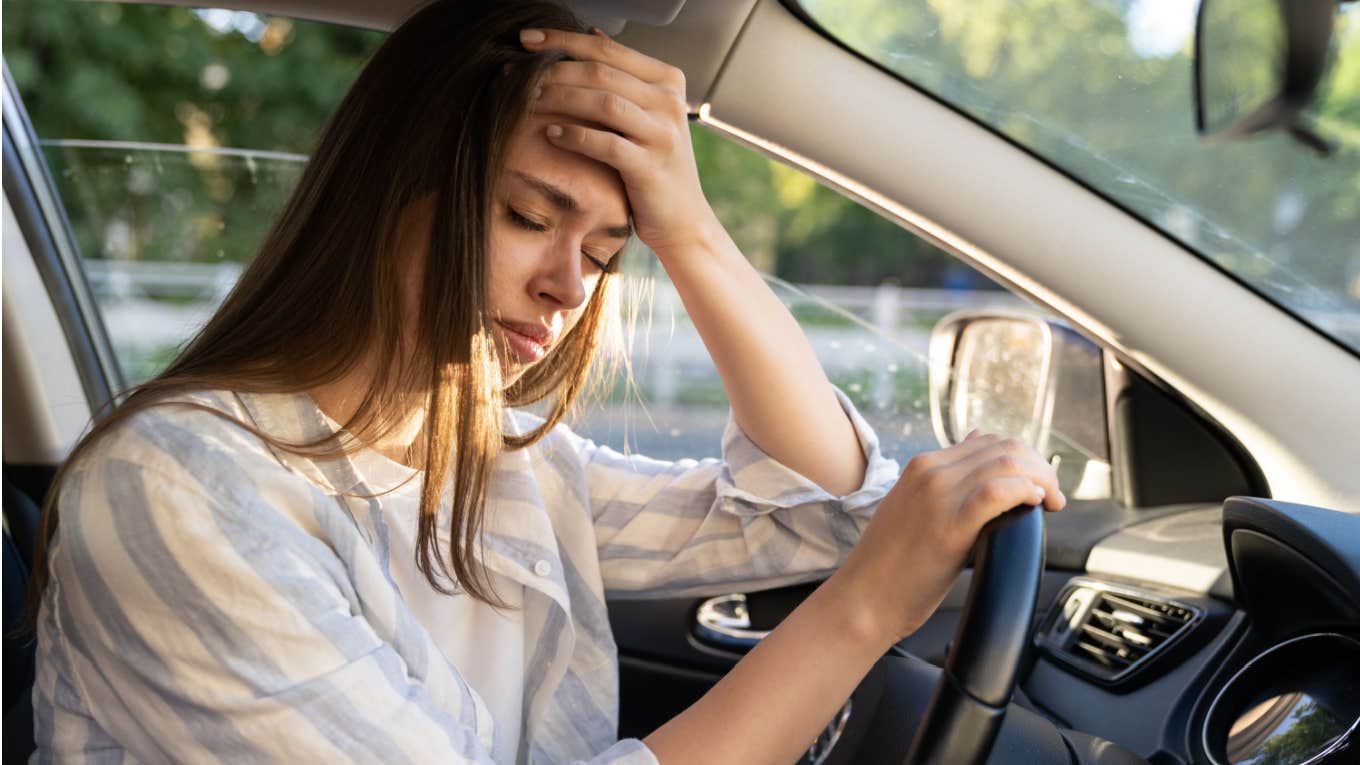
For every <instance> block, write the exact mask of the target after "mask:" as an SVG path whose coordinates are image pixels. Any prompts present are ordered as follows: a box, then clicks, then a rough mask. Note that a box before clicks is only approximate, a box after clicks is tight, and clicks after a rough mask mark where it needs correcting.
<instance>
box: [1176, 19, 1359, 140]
mask: <svg viewBox="0 0 1360 765" xmlns="http://www.w3.org/2000/svg"><path fill="white" fill-rule="evenodd" d="M1336 9H1337V1H1336V0H1203V2H1201V3H1200V6H1199V15H1198V17H1197V19H1196V23H1195V55H1194V67H1195V73H1194V74H1195V77H1194V81H1195V118H1196V128H1197V129H1198V130H1199V133H1200V135H1201V136H1204V137H1205V138H1208V139H1210V140H1219V141H1226V140H1235V139H1239V138H1244V137H1246V136H1249V135H1253V134H1256V133H1260V132H1263V131H1267V130H1276V129H1283V130H1287V131H1289V133H1290V135H1292V136H1293V137H1294V138H1295V139H1297V140H1299V141H1301V142H1303V143H1304V144H1306V145H1308V146H1310V147H1311V148H1313V149H1316V150H1318V151H1320V152H1323V153H1329V152H1330V151H1331V150H1332V147H1331V145H1330V144H1329V143H1328V142H1327V141H1326V140H1325V139H1323V138H1322V137H1320V136H1318V135H1317V134H1316V133H1314V132H1313V131H1312V130H1311V129H1309V128H1308V127H1307V126H1306V125H1304V124H1303V122H1302V121H1301V120H1300V113H1301V112H1302V111H1303V109H1304V107H1305V106H1307V105H1308V103H1309V102H1310V101H1311V100H1312V99H1313V95H1314V93H1315V92H1316V90H1317V87H1318V83H1319V82H1320V81H1321V80H1322V75H1323V72H1324V71H1325V69H1326V64H1327V55H1328V47H1329V44H1330V42H1331V36H1332V24H1333V18H1334V16H1335V14H1336Z"/></svg>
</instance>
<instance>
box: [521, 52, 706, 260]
mask: <svg viewBox="0 0 1360 765" xmlns="http://www.w3.org/2000/svg"><path fill="white" fill-rule="evenodd" d="M520 40H521V43H522V44H523V45H524V47H525V48H526V49H528V50H532V51H540V50H561V51H563V52H565V53H566V54H567V55H569V56H571V57H572V58H573V59H576V60H574V61H562V62H558V63H557V64H554V65H553V67H552V68H551V69H550V70H549V72H548V74H547V75H546V76H545V77H544V79H543V82H542V83H541V86H540V89H539V91H538V94H537V97H536V98H535V99H534V104H533V106H532V109H533V111H534V112H536V113H539V114H549V115H561V116H563V117H565V118H567V119H565V120H563V121H562V122H560V123H557V122H555V123H552V124H550V125H549V126H548V127H547V128H546V132H545V135H546V136H547V138H548V140H549V141H550V142H551V143H552V144H553V145H554V146H557V147H559V148H561V149H565V150H568V151H573V152H576V153H578V154H582V155H584V156H587V157H590V158H591V159H594V160H597V161H599V162H603V163H605V164H607V165H609V166H610V167H613V168H614V169H615V170H617V171H618V172H619V175H620V176H621V177H622V179H623V184H624V189H625V192H626V193H627V195H628V203H629V207H630V208H631V210H632V216H633V228H634V230H635V231H636V232H637V235H638V238H639V239H641V240H642V242H643V243H644V244H646V245H647V246H648V247H650V248H651V249H652V251H653V252H655V253H656V254H657V256H658V257H660V258H661V259H662V261H663V262H664V261H665V259H666V257H667V256H668V254H669V253H672V252H684V251H686V250H687V248H689V247H690V245H691V244H692V243H693V240H695V239H697V237H698V236H699V233H700V232H701V231H702V230H703V227H704V226H706V225H718V224H717V219H716V217H715V216H714V214H713V209H712V207H710V206H709V204H708V200H707V199H705V197H704V193H703V188H702V187H701V186H700V184H699V171H698V167H697V165H696V164H695V161H694V147H693V145H692V143H691V141H690V135H689V113H688V107H687V106H686V103H685V75H684V73H683V72H681V71H680V70H679V69H677V68H675V67H673V66H671V65H669V64H666V63H664V62H661V61H658V60H656V59H654V58H650V57H648V56H645V55H643V54H641V53H638V52H637V51H635V50H633V49H632V48H629V47H627V46H625V45H622V44H620V43H617V42H615V41H614V40H612V39H610V38H609V37H607V36H606V35H605V34H604V33H602V32H599V31H596V32H595V33H594V34H588V35H585V34H577V33H574V32H567V31H563V30H560V29H532V30H530V29H526V30H524V31H523V32H521V34H520ZM582 123H585V124H582Z"/></svg>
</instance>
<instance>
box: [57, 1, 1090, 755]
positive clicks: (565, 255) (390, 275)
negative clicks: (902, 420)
mask: <svg viewBox="0 0 1360 765" xmlns="http://www.w3.org/2000/svg"><path fill="white" fill-rule="evenodd" d="M683 94H684V83H683V79H682V77H681V75H680V73H679V72H678V71H677V70H675V69H673V68H671V67H669V66H666V65H664V64H662V63H660V62H657V61H654V60H652V59H649V58H646V57H645V56H642V55H641V54H638V53H637V52H635V51H632V50H629V49H627V48H624V47H622V46H620V45H618V44H616V43H613V42H612V41H611V40H609V39H608V38H607V37H605V36H603V35H601V34H598V33H587V32H586V31H585V30H584V29H582V28H581V26H580V24H579V23H578V22H576V21H575V20H574V19H573V18H571V17H570V15H569V14H567V13H566V12H564V11H563V10H561V9H559V8H557V7H555V6H552V5H547V4H544V3H541V2H513V3H511V2H499V3H498V2H491V0H482V1H480V2H474V1H473V0H461V1H459V0H449V1H445V2H439V3H436V4H435V5H433V6H430V7H428V8H426V9H424V10H422V11H421V12H419V13H418V14H416V15H415V16H414V17H412V18H411V19H410V20H409V21H408V22H407V23H406V24H404V25H403V26H402V27H401V28H400V29H398V30H397V31H396V32H395V33H394V34H393V35H392V36H391V37H390V39H389V40H388V41H387V42H386V43H385V44H384V46H383V47H382V49H381V50H380V51H379V52H378V53H377V54H376V55H375V56H374V58H373V60H372V61H371V62H370V63H369V65H368V66H367V67H366V69H365V71H364V73H363V74H362V75H361V76H360V77H359V79H358V81H357V82H356V83H355V85H354V87H353V89H352V90H351V92H350V93H349V94H348V95H347V97H346V98H345V100H344V102H343V103H342V104H341V106H340V107H339V109H338V111H337V112H336V114H335V116H334V117H333V118H332V120H331V122H330V123H329V124H328V126H327V128H326V130H325V132H324V134H323V136H322V137H321V139H320V142H319V145H318V147H317V149H316V151H315V153H314V154H313V155H312V158H311V161H310V162H309V164H308V166H307V169H306V171H305V172H304V174H303V177H302V179H301V180H300V182H299V184H298V187H297V189H296V191H295V193H294V194H293V196H292V198H291V199H290V201H289V203H288V205H287V207H286V209H285V210H284V212H283V214H282V216H281V217H280V219H279V221H278V223H277V224H276V225H275V227H274V228H273V230H272V231H271V232H270V233H269V235H268V237H267V239H266V241H265V243H264V244H263V246H262V248H261V251H260V253H259V255H258V256H257V258H256V259H255V260H254V261H253V262H252V264H251V265H250V267H249V269H248V270H247V272H246V274H245V275H244V276H243V278H242V280H241V282H240V284H239V285H238V287H237V288H236V290H235V291H234V292H233V293H232V294H231V296H230V297H229V298H228V299H227V301H226V302H225V303H224V305H223V306H222V308H221V309H220V310H219V312H218V313H217V314H216V315H215V316H214V318H213V319H212V320H211V321H210V322H209V323H208V325H207V326H206V327H205V328H204V329H203V331H202V332H201V333H200V334H199V335H198V336H197V337H196V338H195V339H194V341H193V342H192V343H191V344H190V345H189V347H188V348H187V349H186V350H185V351H184V352H183V354H182V355H181V356H180V357H179V358H178V359H177V360H176V361H175V362H174V363H173V364H172V365H171V366H170V367H169V368H168V369H167V370H166V372H165V373H164V374H162V375H161V376H160V377H158V378H157V379H155V380H153V381H151V382H150V383H147V384H145V385H143V386H139V387H138V388H137V389H136V390H134V391H133V393H132V395H131V396H130V397H129V398H128V400H127V402H126V403H125V404H124V406H123V407H121V408H120V409H119V410H118V411H117V412H115V413H114V414H113V415H112V416H110V417H109V418H108V419H106V420H105V421H104V422H102V423H101V424H100V425H99V426H98V427H97V428H96V429H95V430H94V431H93V432H92V433H91V434H90V435H89V436H88V437H87V438H85V439H84V440H83V441H82V442H81V444H80V445H79V446H78V447H77V449H76V450H75V451H74V452H73V455H72V457H71V459H70V460H69V461H68V463H67V465H66V466H65V467H64V468H63V472H62V474H61V475H60V476H59V479H58V484H57V485H58V488H59V491H58V492H57V493H56V499H55V502H54V506H52V507H49V508H48V512H47V514H46V516H45V524H44V526H45V531H46V534H45V536H46V539H47V541H46V542H45V543H44V545H43V547H44V551H45V555H46V560H45V561H44V562H42V563H40V564H39V565H38V566H36V567H35V568H36V569H37V570H38V572H39V576H40V577H41V578H42V579H43V580H44V581H38V582H37V585H36V586H37V589H38V590H39V591H40V592H41V594H42V600H41V603H42V605H41V611H40V614H39V616H38V620H37V621H38V630H39V633H38V634H39V643H40V658H39V664H40V666H39V679H38V684H37V688H36V691H35V698H36V702H35V707H36V714H37V735H38V741H39V745H40V751H39V756H38V759H39V760H49V759H50V760H61V761H67V760H85V759H90V760H95V759H99V760H102V759H105V758H109V759H130V760H134V761H141V762H185V761H199V760H207V759H223V760H233V761H234V760H250V761H276V762H281V761H290V762H291V761H322V760H325V761H342V760H348V761H384V762H385V761H394V762H406V761H421V762H425V761H429V762H464V761H466V762H502V763H504V762H567V761H586V760H588V761H590V762H638V763H651V762H656V761H658V760H659V761H661V762H667V763H676V762H706V763H714V762H734V763H737V762H739V763H755V762H792V761H794V760H795V759H796V758H797V757H798V755H799V753H800V752H802V751H803V750H805V749H806V747H807V746H808V744H809V743H810V741H811V740H812V739H813V738H814V737H815V735H816V733H817V731H818V730H819V729H820V728H821V726H823V725H824V724H825V722H826V721H827V720H828V719H829V718H830V716H831V715H832V714H833V712H834V711H835V710H836V709H837V708H839V706H840V705H841V704H842V703H843V701H844V699H845V698H846V697H847V696H848V695H849V693H850V691H851V690H852V689H853V688H854V686H855V684H856V683H857V682H858V680H859V679H860V678H861V677H863V675H864V674H865V673H866V672H867V671H868V669H869V667H870V666H871V665H872V663H873V662H874V660H875V659H877V658H878V657H879V656H880V655H881V654H882V653H883V651H884V650H886V649H887V648H888V647H889V646H890V645H891V644H892V643H893V642H895V641H897V640H898V639H900V638H902V637H903V636H905V635H907V634H909V633H910V632H911V631H912V630H913V629H915V627H916V626H917V625H919V624H920V623H921V622H923V621H924V620H925V619H926V618H927V616H928V615H929V614H930V612H931V611H932V610H933V609H934V607H935V606H936V605H938V603H939V601H940V599H941V598H942V597H943V594H944V592H945V591H946V589H947V588H948V586H949V584H950V582H951V581H952V580H953V578H954V576H955V574H956V573H957V571H958V570H959V568H960V566H961V565H962V562H963V559H964V557H965V556H966V554H967V552H968V550H969V548H970V547H971V545H972V542H973V540H974V538H975V536H976V534H977V531H978V529H979V528H980V527H981V526H982V524H983V523H985V521H986V520H988V519H989V518H991V517H993V516H995V515H997V514H999V513H1001V512H1003V511H1005V510H1006V509H1008V508H1010V507H1013V506H1015V505H1018V504H1022V503H1030V504H1035V503H1039V502H1044V503H1046V506H1047V507H1048V508H1049V509H1053V510H1056V509H1059V508H1061V506H1062V504H1063V503H1064V499H1063V497H1062V495H1061V492H1060V491H1059V489H1058V486H1057V483H1056V476H1055V475H1054V473H1053V471H1052V470H1051V469H1050V468H1049V466H1048V465H1046V464H1045V463H1044V462H1043V461H1042V460H1041V459H1040V458H1039V456H1038V455H1037V454H1034V453H1033V452H1032V451H1031V450H1029V449H1027V448H1025V447H1023V446H1021V445H1019V444H1016V443H1014V442H1012V441H1007V440H1002V439H999V438H996V437H993V436H977V435H976V434H974V435H972V436H970V437H969V438H968V439H967V440H965V441H964V442H963V443H961V444H959V445H956V446H954V447H951V448H949V449H944V450H941V451H939V452H933V453H930V454H926V455H921V456H918V457H916V458H914V459H913V460H912V461H911V462H910V464H909V465H908V466H907V469H906V471H905V472H904V473H903V474H902V476H901V478H900V479H899V480H898V481H897V483H896V485H895V487H894V488H892V489H891V491H889V490H888V489H887V486H888V485H889V484H890V483H891V481H892V479H893V478H894V476H895V474H896V466H895V465H894V464H893V463H892V462H890V461H889V460H887V459H885V458H884V457H883V456H882V455H881V454H880V453H879V451H878V445H877V441H876V440H875V438H874V436H873V434H872V433H871V432H870V430H869V428H868V427H867V426H866V425H865V424H864V422H863V420H862V419H860V418H859V416H858V415H857V414H856V413H855V411H854V409H853V407H851V405H850V404H849V402H848V400H847V399H845V398H844V397H843V396H841V395H839V394H838V392H837V391H835V390H834V388H832V386H831V385H830V384H829V383H828V381H827V379H826V376H825V374H824V373H823V372H822V370H821V369H820V367H819V366H818V364H817V362H816V360H815V357H814V356H813V353H812V351H811V349H810V347H809V346H808V344H807V341H806V340H805V339H804V338H803V336H802V335H801V333H800V331H799V329H798V327H797V324H796V323H795V322H794V321H793V319H792V317H791V316H790V315H789V314H788V312H787V311H786V310H785V309H784V308H783V307H782V306H781V305H780V303H779V302H778V300H777V299H776V298H775V297H774V295H773V294H772V293H771V292H770V291H769V290H768V289H767V288H766V287H765V285H764V283H763V281H762V280H761V279H760V278H759V276H758V275H757V274H756V273H755V271H754V270H753V269H752V268H751V267H750V266H749V265H748V264H747V262H746V261H745V260H744V259H743V258H742V257H741V254H740V253H739V252H738V251H737V248H736V247H735V245H734V244H733V243H732V241H731V239H730V238H729V237H728V236H727V234H726V233H725V232H724V231H723V229H722V227H721V225H719V224H718V222H717V220H716V219H715V217H714V215H713V212H712V210H711V209H710V208H709V206H708V204H707V202H706V201H705V199H704V196H703V193H702V190H701V188H700V185H699V181H698V178H697V173H696V170H695V164H694V158H693V155H692V149H691V146H690V143H689V138H688V126H687V123H686V115H685V105H684V96H683ZM633 235H636V236H637V237H638V238H639V239H640V240H641V241H642V242H644V243H646V244H647V245H648V246H649V247H650V248H651V249H652V250H653V251H654V252H655V253H656V254H657V256H658V257H659V258H660V260H661V262H662V264H663V266H664V267H665V268H666V270H667V272H668V273H669V274H670V276H671V278H672V280H673V281H674V283H675V285H676V288H677V290H678V291H679V293H680V296H681V298H682V299H683V301H684V304H685V306H686V309H687V310H688V312H689V314H690V316H691V317H692V319H693V321H694V324H695V326H696V327H697V328H698V330H699V332H700V334H701V336H702V337H703V339H704V342H705V344H706V345H707V347H708V349H709V351H710V353H711V354H712V356H713V359H714V362H715V364H716V365H717V368H718V370H719V372H720V374H721V376H722V379H723V383H724V386H725V388H726V390H727V393H728V397H729V399H730V401H731V404H732V422H731V424H730V425H729V428H728V430H727V432H726V433H725V435H724V439H723V459H721V460H707V461H703V462H698V463H696V462H692V461H684V462H680V463H662V462H656V461H652V460H647V459H644V458H639V457H625V456H623V455H620V454H618V453H616V452H613V451H611V450H609V449H607V448H604V447H599V446H597V445H595V444H593V443H591V442H589V441H586V440H584V439H582V438H580V437H578V436H576V435H574V434H573V433H571V431H570V430H568V429H566V428H565V427H564V426H561V425H559V422H560V420H561V419H562V417H563V416H564V414H566V413H567V412H568V411H569V409H570V407H571V405H572V403H573V401H574V400H575V398H576V397H577V395H578V394H579V393H580V391H581V390H582V388H583V387H584V386H585V385H586V382H587V376H588V371H589V370H590V369H591V366H592V359H593V357H594V355H595V352H596V349H597V347H599V346H600V344H601V342H602V338H603V337H605V335H606V334H607V328H608V324H609V322H610V321H611V320H613V319H614V318H615V313H616V311H615V309H614V308H613V307H612V302H611V298H612V295H613V289H614V287H615V285H614V279H615V278H616V277H615V271H616V270H617V266H618V258H619V257H620V255H619V251H620V250H621V248H622V246H623V244H624V242H625V241H626V240H627V239H628V238H629V237H631V236H633ZM544 399H547V400H548V401H549V403H550V406H549V408H548V414H547V416H546V418H545V419H541V420H534V419H532V418H530V417H528V416H527V415H523V414H519V413H515V412H511V411H509V410H508V409H507V407H517V406H520V405H523V404H528V403H533V402H536V401H541V400H544ZM791 412H793V413H796V414H797V416H796V417H790V416H789V414H790V413H791ZM875 508H877V510H876V512H875V511H874V509H875ZM871 517H872V520H871ZM856 540H858V542H857V541H856ZM852 547H853V549H851V548H852ZM833 572H834V573H833ZM44 575H45V576H44ZM828 575H829V576H830V578H829V579H827V581H826V582H825V583H824V584H823V585H822V586H821V587H819V588H818V590H817V591H816V592H815V593H814V594H813V595H812V596H810V597H809V598H808V599H807V600H806V602H804V603H803V604H802V605H801V606H800V607H799V608H798V609H797V610H796V611H794V612H793V613H792V614H791V615H790V616H789V618H788V619H787V620H786V621H785V622H784V623H783V624H782V625H781V626H780V627H779V628H778V629H776V630H775V631H774V633H773V634H772V635H770V637H769V638H767V639H766V640H765V641H764V642H763V643H762V644H761V645H760V646H758V647H757V648H756V649H755V650H754V651H752V652H751V654H750V655H749V656H748V657H747V658H746V659H744V660H743V661H742V662H741V663H740V664H738V665H737V667H736V668H735V669H734V670H733V671H732V672H731V673H730V674H729V675H728V676H727V677H726V678H725V679H724V680H723V681H722V682H720V683H719V684H718V685H717V686H716V687H715V688H714V689H713V690H712V691H711V692H709V693H708V694H707V695H706V696H704V697H703V699H701V700H700V701H699V702H697V703H696V704H695V705H694V706H693V707H692V708H690V709H689V710H687V711H686V712H685V713H683V714H681V715H680V716H678V717H677V718H675V719H674V720H673V721H671V722H669V723H667V724H666V725H664V726H663V727H661V728H660V729H659V730H657V731H656V732H654V733H653V734H651V735H650V736H648V737H647V739H646V740H645V741H637V740H625V741H616V740H615V738H616V733H615V730H616V723H617V697H616V696H617V678H618V668H617V657H616V652H615V648H614V643H613V640H612V637H611V636H610V634H609V625H608V620H607V617H606V614H605V610H604V597H605V596H606V594H610V595H614V596H619V597H628V596H633V597H648V596H663V595H668V596H674V595H687V594H700V593H710V592H714V591H719V590H727V589H729V588H734V587H735V588H744V587H758V586H766V587H768V586H777V585H780V584H785V583H790V582H795V581H802V580H807V579H813V578H818V577H826V576H828ZM883 582H893V583H894V585H896V583H910V584H911V586H910V587H900V586H891V587H884V586H881V584H882V583H883ZM814 648H815V650H813V649H814ZM810 656H811V657H815V661H809V657H810ZM795 666H796V667H798V671H797V672H790V671H789V669H790V668H792V667H795Z"/></svg>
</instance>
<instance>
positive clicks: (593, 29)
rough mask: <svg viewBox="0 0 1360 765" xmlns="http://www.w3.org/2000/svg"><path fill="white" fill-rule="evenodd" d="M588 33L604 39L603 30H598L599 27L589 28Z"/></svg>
mask: <svg viewBox="0 0 1360 765" xmlns="http://www.w3.org/2000/svg"><path fill="white" fill-rule="evenodd" d="M590 33H591V34H593V35H599V36H600V37H604V36H605V34H604V30H603V29H600V28H599V27H591V28H590Z"/></svg>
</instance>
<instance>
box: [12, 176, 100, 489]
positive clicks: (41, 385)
mask: <svg viewBox="0 0 1360 765" xmlns="http://www.w3.org/2000/svg"><path fill="white" fill-rule="evenodd" d="M3 236H4V239H3V246H4V279H3V292H4V298H3V300H4V315H3V321H4V327H3V330H4V332H3V333H4V338H3V357H4V358H3V361H0V363H2V364H3V378H4V389H3V394H0V396H2V397H3V426H2V427H0V430H3V440H4V458H5V461H6V462H17V463H22V464H43V465H50V464H55V463H57V462H60V461H61V460H62V459H64V458H65V456H66V453H67V451H69V450H70V448H71V445H72V444H74V443H75V440H76V438H77V437H78V436H79V435H80V433H81V431H82V430H84V428H85V426H86V424H87V423H88V422H89V419H90V405H89V402H88V401H86V399H85V391H84V389H83V388H82V387H81V384H80V375H79V373H78V372H77V371H76V365H75V361H74V360H73V358H72V356H71V349H70V346H69V345H68V344H67V342H66V333H65V332H63V331H62V327H61V322H60V321H59V320H58V319H57V314H56V311H55V310H53V308H52V302H51V300H50V299H49V298H48V296H47V289H46V288H45V287H44V285H43V281H42V277H41V276H39V274H38V270H37V268H36V267H35V266H34V265H33V260H32V258H31V257H30V256H29V252H28V245H27V244H26V243H25V242H24V238H23V234H22V233H21V232H20V230H19V224H18V221H16V220H15V218H14V213H13V211H12V210H11V209H10V205H9V198H8V197H6V198H5V201H4V221H3Z"/></svg>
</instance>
